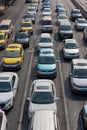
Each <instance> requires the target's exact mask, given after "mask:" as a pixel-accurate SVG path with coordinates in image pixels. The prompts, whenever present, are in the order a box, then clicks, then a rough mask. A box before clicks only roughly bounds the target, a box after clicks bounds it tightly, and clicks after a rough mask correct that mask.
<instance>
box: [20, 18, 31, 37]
mask: <svg viewBox="0 0 87 130" xmlns="http://www.w3.org/2000/svg"><path fill="white" fill-rule="evenodd" d="M19 30H20V31H28V32H29V35H32V34H33V26H32V21H31V20H22V21H21V24H20V28H19Z"/></svg>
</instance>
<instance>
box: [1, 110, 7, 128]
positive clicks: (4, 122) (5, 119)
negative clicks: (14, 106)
mask: <svg viewBox="0 0 87 130" xmlns="http://www.w3.org/2000/svg"><path fill="white" fill-rule="evenodd" d="M6 128H7V118H6V115H5V112H4V111H3V110H1V109H0V130H6Z"/></svg>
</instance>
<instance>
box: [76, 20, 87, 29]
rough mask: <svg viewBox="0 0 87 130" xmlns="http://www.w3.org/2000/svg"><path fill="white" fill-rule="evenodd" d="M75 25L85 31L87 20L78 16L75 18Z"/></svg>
mask: <svg viewBox="0 0 87 130" xmlns="http://www.w3.org/2000/svg"><path fill="white" fill-rule="evenodd" d="M75 27H76V29H77V30H80V31H83V30H84V28H85V27H87V20H86V19H84V18H77V19H76V20H75Z"/></svg>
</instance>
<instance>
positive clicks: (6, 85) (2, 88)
mask: <svg viewBox="0 0 87 130" xmlns="http://www.w3.org/2000/svg"><path fill="white" fill-rule="evenodd" d="M10 91H11V84H10V82H3V81H2V82H0V92H10Z"/></svg>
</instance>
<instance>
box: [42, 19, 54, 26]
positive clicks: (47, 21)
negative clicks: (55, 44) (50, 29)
mask: <svg viewBox="0 0 87 130" xmlns="http://www.w3.org/2000/svg"><path fill="white" fill-rule="evenodd" d="M43 25H52V21H51V20H46V21H43Z"/></svg>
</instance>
